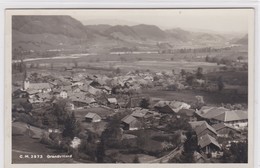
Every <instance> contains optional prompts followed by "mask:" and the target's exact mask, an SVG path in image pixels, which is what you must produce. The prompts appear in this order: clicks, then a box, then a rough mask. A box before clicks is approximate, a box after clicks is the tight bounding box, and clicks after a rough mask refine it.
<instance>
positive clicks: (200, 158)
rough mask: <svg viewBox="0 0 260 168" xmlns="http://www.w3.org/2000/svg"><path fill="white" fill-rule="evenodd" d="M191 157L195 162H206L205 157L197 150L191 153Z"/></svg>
mask: <svg viewBox="0 0 260 168" xmlns="http://www.w3.org/2000/svg"><path fill="white" fill-rule="evenodd" d="M193 158H194V160H195V163H206V158H205V157H204V156H203V155H202V154H200V153H199V152H197V151H195V152H194V153H193Z"/></svg>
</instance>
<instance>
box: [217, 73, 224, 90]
mask: <svg viewBox="0 0 260 168" xmlns="http://www.w3.org/2000/svg"><path fill="white" fill-rule="evenodd" d="M223 88H224V82H223V77H222V76H219V77H218V90H219V91H221V90H223Z"/></svg>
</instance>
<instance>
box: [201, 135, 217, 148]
mask: <svg viewBox="0 0 260 168" xmlns="http://www.w3.org/2000/svg"><path fill="white" fill-rule="evenodd" d="M210 144H213V145H215V146H216V147H218V148H219V149H220V148H221V147H220V145H219V143H218V141H217V140H216V139H215V138H213V137H212V136H210V135H209V134H205V135H203V136H201V137H200V138H199V139H198V145H199V146H200V147H201V148H204V147H205V146H208V145H210Z"/></svg>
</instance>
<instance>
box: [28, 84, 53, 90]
mask: <svg viewBox="0 0 260 168" xmlns="http://www.w3.org/2000/svg"><path fill="white" fill-rule="evenodd" d="M50 88H51V86H50V84H49V83H30V85H29V89H35V90H40V89H50Z"/></svg>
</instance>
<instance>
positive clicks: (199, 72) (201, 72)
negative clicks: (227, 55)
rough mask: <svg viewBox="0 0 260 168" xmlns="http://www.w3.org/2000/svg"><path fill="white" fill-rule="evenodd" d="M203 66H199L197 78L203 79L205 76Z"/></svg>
mask: <svg viewBox="0 0 260 168" xmlns="http://www.w3.org/2000/svg"><path fill="white" fill-rule="evenodd" d="M203 76H204V75H203V68H202V67H198V69H197V72H196V77H197V79H202V78H203Z"/></svg>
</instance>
